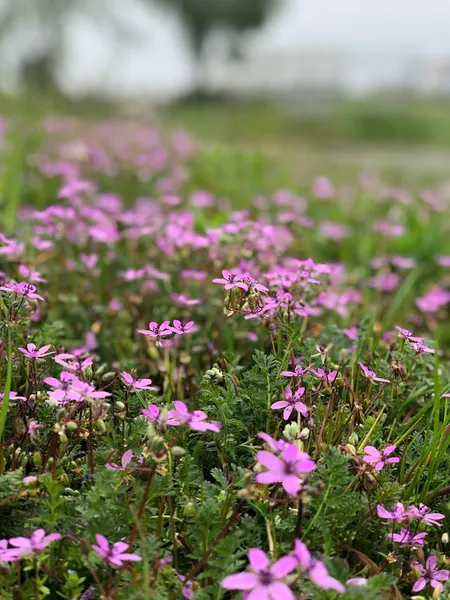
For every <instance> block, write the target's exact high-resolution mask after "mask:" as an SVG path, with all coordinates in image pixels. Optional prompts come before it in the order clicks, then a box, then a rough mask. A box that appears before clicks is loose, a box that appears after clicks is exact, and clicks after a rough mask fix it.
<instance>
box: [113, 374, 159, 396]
mask: <svg viewBox="0 0 450 600" xmlns="http://www.w3.org/2000/svg"><path fill="white" fill-rule="evenodd" d="M120 375H121V377H122V379H123V381H124V383H125V384H126V385H127V386H128V387H130V388H131V389H132V390H134V391H136V392H140V391H142V390H150V391H155V390H156V388H155V387H151V383H152V380H151V379H135V378H134V377H133V376H132V375H131V374H130V373H127V372H126V371H122V372H121V374H120Z"/></svg>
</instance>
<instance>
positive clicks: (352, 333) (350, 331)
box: [342, 326, 358, 342]
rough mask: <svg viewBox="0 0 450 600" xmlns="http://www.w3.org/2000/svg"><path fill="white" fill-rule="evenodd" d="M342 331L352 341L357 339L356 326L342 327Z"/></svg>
mask: <svg viewBox="0 0 450 600" xmlns="http://www.w3.org/2000/svg"><path fill="white" fill-rule="evenodd" d="M342 333H343V334H344V335H346V336H347V337H348V339H349V340H352V341H353V342H356V340H357V339H358V328H357V327H355V326H353V327H347V328H344V329H343V330H342Z"/></svg>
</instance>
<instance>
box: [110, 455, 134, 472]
mask: <svg viewBox="0 0 450 600" xmlns="http://www.w3.org/2000/svg"><path fill="white" fill-rule="evenodd" d="M132 458H133V450H127V451H126V452H124V453H123V455H122V461H121V465H122V466H121V467H119V465H116V463H106V465H105V468H106V469H109V470H110V471H125V469H126V468H127V466H128V465H129V464H130V462H131V459H132Z"/></svg>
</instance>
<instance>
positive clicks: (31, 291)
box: [0, 281, 44, 301]
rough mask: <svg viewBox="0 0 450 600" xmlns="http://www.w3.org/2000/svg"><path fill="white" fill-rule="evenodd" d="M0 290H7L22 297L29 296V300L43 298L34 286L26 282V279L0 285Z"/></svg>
mask: <svg viewBox="0 0 450 600" xmlns="http://www.w3.org/2000/svg"><path fill="white" fill-rule="evenodd" d="M0 291H2V292H8V293H9V294H17V295H18V296H22V297H23V298H30V299H31V300H42V301H43V300H44V298H43V297H42V296H40V295H39V294H37V293H36V286H35V285H33V284H31V283H27V282H26V281H19V282H18V283H15V282H14V283H5V285H2V286H1V287H0Z"/></svg>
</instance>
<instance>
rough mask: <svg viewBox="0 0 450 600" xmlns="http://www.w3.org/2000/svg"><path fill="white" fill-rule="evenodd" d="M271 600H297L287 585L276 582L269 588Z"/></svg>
mask: <svg viewBox="0 0 450 600" xmlns="http://www.w3.org/2000/svg"><path fill="white" fill-rule="evenodd" d="M267 591H268V592H269V598H270V599H271V600H295V596H294V594H293V593H292V591H291V590H290V588H288V586H287V585H286V584H285V583H281V582H280V581H274V583H271V584H270V585H269V587H268V590H267Z"/></svg>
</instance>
